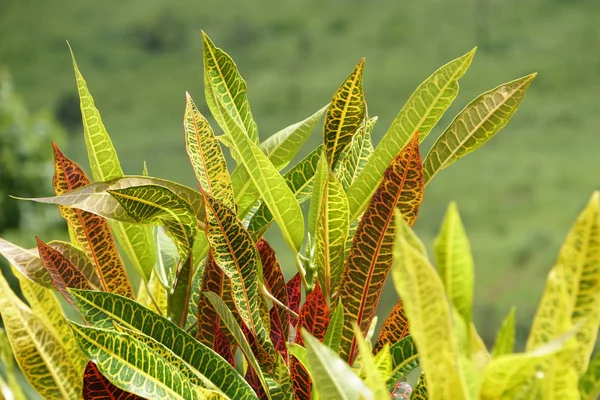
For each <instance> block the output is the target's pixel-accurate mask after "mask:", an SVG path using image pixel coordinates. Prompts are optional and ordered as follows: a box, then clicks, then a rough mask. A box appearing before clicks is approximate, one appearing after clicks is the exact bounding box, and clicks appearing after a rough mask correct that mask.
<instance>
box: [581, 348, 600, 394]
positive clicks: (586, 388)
mask: <svg viewBox="0 0 600 400" xmlns="http://www.w3.org/2000/svg"><path fill="white" fill-rule="evenodd" d="M579 393H580V394H581V400H594V399H597V398H598V396H600V352H596V354H594V357H592V360H591V361H590V364H589V365H588V368H587V370H586V371H585V373H584V374H583V375H582V376H581V378H580V379H579Z"/></svg>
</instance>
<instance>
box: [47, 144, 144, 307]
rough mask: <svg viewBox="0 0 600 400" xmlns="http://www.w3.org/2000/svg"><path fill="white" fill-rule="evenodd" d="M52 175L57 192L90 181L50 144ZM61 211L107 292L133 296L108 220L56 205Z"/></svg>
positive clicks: (75, 187) (72, 162)
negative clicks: (52, 157) (52, 150)
mask: <svg viewBox="0 0 600 400" xmlns="http://www.w3.org/2000/svg"><path fill="white" fill-rule="evenodd" d="M52 145H53V147H54V177H53V178H52V186H53V187H54V192H55V193H56V194H57V195H61V194H64V193H68V192H70V191H71V190H74V189H78V188H80V187H82V186H85V185H88V184H90V183H91V181H90V179H89V178H88V176H87V175H86V173H85V172H84V171H83V169H81V167H80V166H79V165H77V164H76V163H75V162H74V161H72V160H70V159H68V158H67V157H66V156H65V155H64V154H63V153H62V152H61V151H60V149H59V148H58V146H57V145H56V144H55V143H53V144H52ZM59 209H60V213H61V215H62V216H63V218H64V219H65V220H67V223H68V224H69V226H70V227H71V229H72V231H73V232H74V234H75V237H76V238H77V242H78V244H79V245H80V246H81V248H82V249H83V251H84V252H85V254H86V255H87V256H88V258H89V259H90V260H92V261H93V263H94V264H95V265H96V269H97V271H98V276H99V277H100V283H101V285H102V288H103V289H104V290H106V291H108V292H112V293H116V294H120V295H122V296H125V297H129V298H134V294H133V288H132V287H131V283H130V282H129V278H128V277H127V272H126V270H125V265H124V264H123V260H121V256H119V252H118V251H117V247H116V245H115V241H114V239H113V236H112V232H111V230H110V226H109V225H108V222H107V221H106V220H105V219H104V218H102V217H100V216H98V215H95V214H92V213H89V212H87V211H82V210H78V209H75V208H69V207H64V206H59Z"/></svg>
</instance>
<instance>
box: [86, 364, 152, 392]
mask: <svg viewBox="0 0 600 400" xmlns="http://www.w3.org/2000/svg"><path fill="white" fill-rule="evenodd" d="M83 399H84V400H143V397H140V396H137V395H135V394H133V393H128V392H126V391H124V390H121V389H119V388H118V387H116V386H115V385H113V384H112V383H110V381H109V380H108V379H106V377H105V376H104V375H102V374H101V373H100V371H98V367H96V364H94V363H93V362H92V361H90V362H89V363H88V365H87V366H86V367H85V372H84V375H83Z"/></svg>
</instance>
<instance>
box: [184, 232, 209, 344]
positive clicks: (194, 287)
mask: <svg viewBox="0 0 600 400" xmlns="http://www.w3.org/2000/svg"><path fill="white" fill-rule="evenodd" d="M205 237H206V236H205ZM206 260H207V257H204V258H203V259H202V260H201V261H200V263H199V264H198V266H197V267H196V271H195V272H194V276H193V277H192V284H191V288H190V300H189V302H188V308H187V309H188V316H187V317H188V320H187V324H186V325H187V328H186V331H187V332H189V333H190V334H191V335H192V336H196V334H197V333H198V327H197V325H198V320H197V315H198V303H199V301H200V298H201V293H202V279H203V276H204V270H205V268H206Z"/></svg>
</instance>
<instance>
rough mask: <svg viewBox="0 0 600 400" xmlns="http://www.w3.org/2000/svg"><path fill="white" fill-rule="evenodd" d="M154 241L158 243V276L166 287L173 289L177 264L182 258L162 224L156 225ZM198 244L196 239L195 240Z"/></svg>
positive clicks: (156, 273) (156, 271) (156, 269)
mask: <svg viewBox="0 0 600 400" xmlns="http://www.w3.org/2000/svg"><path fill="white" fill-rule="evenodd" d="M154 243H155V245H156V266H155V268H154V271H155V275H154V276H156V278H158V280H159V281H160V283H161V284H162V285H163V286H164V287H165V288H166V289H169V290H171V289H172V288H173V286H174V284H175V277H176V274H177V266H178V265H179V263H180V261H181V259H180V257H179V253H178V251H177V246H176V245H175V243H173V241H172V240H171V238H169V236H168V235H167V232H166V230H165V229H164V227H162V226H155V227H154ZM194 244H196V241H194Z"/></svg>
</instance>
